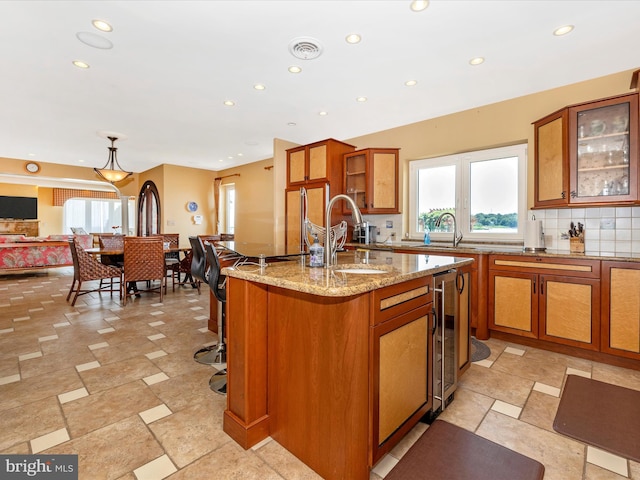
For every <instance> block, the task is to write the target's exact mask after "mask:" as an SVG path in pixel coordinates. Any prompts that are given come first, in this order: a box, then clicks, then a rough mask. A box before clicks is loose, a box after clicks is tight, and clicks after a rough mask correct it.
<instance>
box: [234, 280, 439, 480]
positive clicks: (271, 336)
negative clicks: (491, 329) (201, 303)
mask: <svg viewBox="0 0 640 480" xmlns="http://www.w3.org/2000/svg"><path fill="white" fill-rule="evenodd" d="M432 282H433V278H432V277H430V276H427V277H421V278H417V279H412V280H409V281H407V282H403V283H399V284H396V285H391V286H388V287H383V288H380V289H378V290H374V291H371V292H367V293H362V294H358V295H353V296H349V297H324V296H319V295H312V294H308V293H303V292H298V291H293V290H287V289H283V288H280V287H275V286H267V285H264V284H259V283H255V282H251V281H247V280H240V279H238V278H235V277H228V283H227V309H228V310H227V313H228V315H227V319H228V325H227V327H228V330H227V332H228V336H227V348H228V352H229V356H228V363H227V365H228V377H227V383H228V395H227V410H225V413H224V420H223V421H224V424H223V428H224V431H225V432H226V433H227V434H229V435H230V436H231V437H232V438H233V439H234V440H235V441H236V442H238V443H239V444H240V445H241V446H242V447H243V448H245V449H247V448H250V447H251V446H253V445H255V444H257V443H258V442H260V441H262V440H264V439H265V438H266V437H268V436H271V437H272V438H273V439H274V440H276V441H277V442H278V443H279V444H280V445H282V446H283V447H285V448H286V449H287V450H289V451H290V452H291V453H293V454H294V455H295V456H296V457H297V458H299V459H300V460H302V461H303V462H304V463H305V464H307V465H308V466H309V467H310V468H312V469H313V470H314V471H316V472H317V473H318V474H319V475H320V476H321V477H322V478H325V479H327V480H343V479H349V480H368V479H369V476H370V469H371V467H372V466H373V465H375V463H376V462H378V460H380V459H381V458H382V457H383V456H384V455H385V454H386V453H388V452H389V451H390V450H391V449H392V448H393V447H394V446H396V445H397V444H398V442H400V440H402V438H403V437H404V436H405V435H406V434H407V433H409V431H410V430H411V429H412V428H413V427H414V426H415V425H416V424H417V423H418V422H419V421H420V419H421V418H422V417H423V416H424V415H425V414H426V413H427V412H428V410H429V409H430V408H431V406H432V404H433V403H432V401H433V396H432V392H431V385H432V373H431V372H432V360H431V355H430V354H431V345H432V343H431V342H432V334H431V327H432V326H433V319H432V302H433V299H432Z"/></svg>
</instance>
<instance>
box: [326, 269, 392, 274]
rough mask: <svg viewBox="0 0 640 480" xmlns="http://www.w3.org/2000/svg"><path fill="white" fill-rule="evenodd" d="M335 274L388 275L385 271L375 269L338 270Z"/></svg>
mask: <svg viewBox="0 0 640 480" xmlns="http://www.w3.org/2000/svg"><path fill="white" fill-rule="evenodd" d="M334 272H339V273H356V274H360V275H371V274H376V273H387V272H385V271H384V270H376V269H374V268H338V269H335V270H334Z"/></svg>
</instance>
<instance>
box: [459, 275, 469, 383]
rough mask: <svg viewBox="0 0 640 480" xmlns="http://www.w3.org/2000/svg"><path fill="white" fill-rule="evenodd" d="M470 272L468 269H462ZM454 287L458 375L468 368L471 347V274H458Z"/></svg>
mask: <svg viewBox="0 0 640 480" xmlns="http://www.w3.org/2000/svg"><path fill="white" fill-rule="evenodd" d="M464 268H468V269H469V270H470V267H464ZM456 283H457V285H456V287H457V288H458V292H459V302H458V318H459V319H460V323H459V325H458V375H460V373H462V372H463V371H465V370H466V369H467V368H468V367H469V364H470V363H469V362H470V360H471V345H470V342H469V337H470V331H469V329H470V313H469V300H470V298H471V294H470V292H471V272H470V271H462V272H460V274H459V276H458V278H457V280H456ZM460 289H462V292H460Z"/></svg>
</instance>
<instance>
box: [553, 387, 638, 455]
mask: <svg viewBox="0 0 640 480" xmlns="http://www.w3.org/2000/svg"><path fill="white" fill-rule="evenodd" d="M553 429H554V430H555V431H556V432H558V433H562V434H563V435H567V436H568V437H571V438H575V439H576V440H580V441H581V442H584V443H587V444H589V445H593V446H595V447H598V448H601V449H602V450H606V451H608V452H611V453H613V454H615V455H619V456H621V457H624V458H628V459H631V460H634V461H636V462H640V392H639V391H637V390H631V389H629V388H625V387H619V386H618V385H612V384H610V383H604V382H599V381H597V380H592V379H591V378H584V377H580V376H578V375H568V376H567V381H566V383H565V386H564V391H563V392H562V397H560V405H559V406H558V412H557V413H556V418H555V420H554V421H553Z"/></svg>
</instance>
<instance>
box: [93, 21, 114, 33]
mask: <svg viewBox="0 0 640 480" xmlns="http://www.w3.org/2000/svg"><path fill="white" fill-rule="evenodd" d="M91 24H92V25H93V26H94V27H96V28H97V29H98V30H100V31H101V32H112V31H113V27H112V26H111V25H109V24H108V23H107V22H105V21H104V20H92V21H91Z"/></svg>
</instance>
